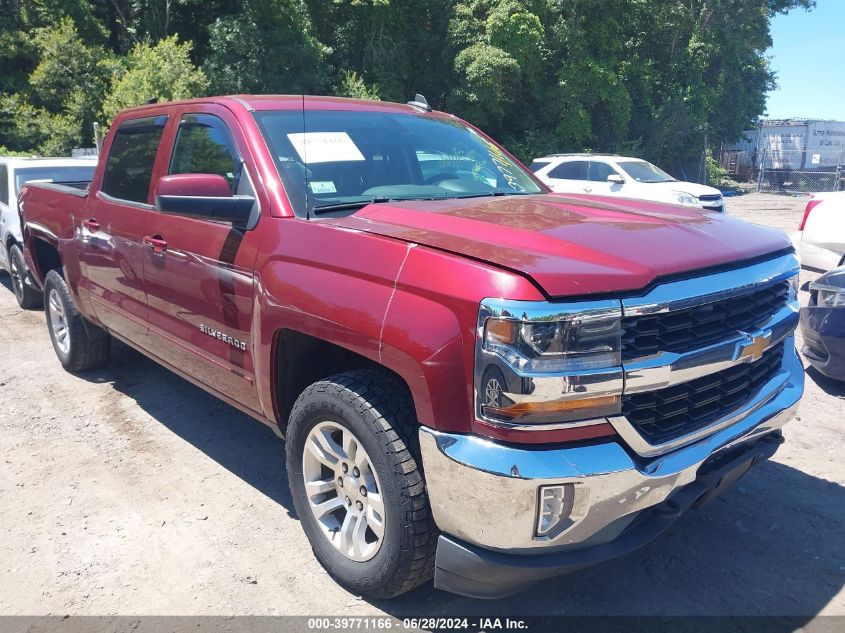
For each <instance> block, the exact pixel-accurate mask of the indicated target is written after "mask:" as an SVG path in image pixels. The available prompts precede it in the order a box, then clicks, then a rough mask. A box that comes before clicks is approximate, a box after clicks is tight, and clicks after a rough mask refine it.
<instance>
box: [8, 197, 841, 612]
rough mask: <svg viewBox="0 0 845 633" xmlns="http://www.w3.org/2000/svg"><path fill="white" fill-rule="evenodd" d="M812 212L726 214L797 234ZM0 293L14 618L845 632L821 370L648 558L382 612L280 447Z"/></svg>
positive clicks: (780, 203)
mask: <svg viewBox="0 0 845 633" xmlns="http://www.w3.org/2000/svg"><path fill="white" fill-rule="evenodd" d="M804 203H805V200H804V199H800V198H789V197H780V196H761V195H756V194H752V195H747V196H743V197H740V198H733V199H730V200H729V205H728V211H729V213H731V214H733V215H737V216H740V217H745V218H748V219H750V220H752V221H755V222H759V223H762V224H767V225H770V226H775V227H778V228H782V229H786V230H794V228H795V227H796V226H797V224H798V222H799V219H800V216H801V211H802V209H803V206H804ZM810 277H811V275H809V274H807V273H802V282H805V281H807V280H809V279H810ZM0 283H2V285H3V287H0V358H2V360H0V614H4V615H14V614H19V615H23V614H27V615H36V614H59V615H62V614H72V615H86V614H133V615H143V614H156V615H169V614H173V615H176V614H179V615H196V614H215V615H222V614H265V615H272V614H308V615H327V614H333V615H344V616H358V615H375V614H380V613H387V614H391V615H393V616H395V617H397V618H402V617H405V616H410V615H424V616H435V615H458V614H464V615H468V614H489V615H512V616H517V615H545V614H549V615H551V614H579V615H589V614H635V615H681V614H719V615H723V614H730V615H754V614H781V615H798V616H806V617H807V618H808V619H810V618H812V617H813V616H816V615H818V614H838V615H845V590H843V582H845V546H844V545H845V540H843V536H842V531H843V526H845V487H843V486H845V463H843V459H842V451H843V447H844V446H845V444H843V435H844V434H843V424H845V420H843V418H845V415H843V414H845V384H838V383H835V382H833V381H829V380H826V379H825V378H823V377H822V376H820V375H819V374H818V373H816V372H814V371H812V370H811V371H809V372H808V374H807V377H808V380H807V390H806V396H805V398H804V400H803V403H802V405H801V409H800V412H799V417H798V419H796V420H795V421H793V422H792V423H791V424H790V425H789V426H788V427H787V428H786V436H787V442H786V444H785V445H784V446H783V447H782V448H781V450H780V451H779V452H778V453H777V455H776V456H775V458H774V459H773V460H772V461H771V462H768V463H766V464H764V465H762V466H761V467H759V468H758V469H756V470H755V471H753V472H752V473H750V474H749V475H748V476H747V478H745V479H743V480H742V481H741V482H740V484H739V485H738V486H737V487H736V488H734V489H732V490H731V491H729V492H728V493H726V494H725V495H724V496H723V497H722V498H721V499H719V500H718V501H716V502H715V503H714V504H712V505H710V506H709V507H706V508H704V509H702V510H701V511H699V512H692V513H689V514H688V515H686V516H685V517H684V518H682V519H681V520H680V521H679V522H678V523H677V524H676V525H675V526H674V527H673V528H672V529H671V530H670V531H669V533H668V534H666V535H664V536H663V537H661V538H659V539H658V540H657V541H656V542H654V543H652V544H650V545H649V546H647V547H645V548H643V549H641V550H639V551H637V552H635V553H633V554H630V555H628V556H626V557H624V558H621V559H618V560H615V561H612V562H608V563H605V564H603V565H601V566H598V567H595V568H592V569H588V570H585V571H582V572H578V573H575V574H571V575H569V576H566V577H561V578H557V579H553V580H549V581H546V582H543V583H541V584H540V585H538V586H537V587H535V588H534V589H532V590H530V591H527V592H525V593H523V594H521V595H518V596H516V597H513V598H510V599H506V600H499V601H495V602H484V601H474V600H468V599H465V598H461V597H457V596H453V595H450V594H446V593H442V592H439V591H436V590H434V589H433V588H432V587H431V586H430V585H429V586H425V587H423V588H421V589H419V590H417V591H414V592H412V593H411V594H408V595H406V596H404V597H402V598H400V599H397V600H394V601H390V602H380V601H379V602H376V601H368V600H362V599H360V598H358V597H356V596H354V595H351V594H349V593H348V592H346V591H344V590H343V589H341V588H340V587H339V586H338V585H336V584H335V583H334V582H333V581H332V580H331V579H330V578H329V577H328V576H327V575H326V573H325V572H324V571H323V570H322V568H321V567H320V566H319V565H318V564H317V562H316V561H315V559H314V557H313V556H312V554H311V551H310V549H309V547H308V543H307V541H306V539H305V536H304V535H303V533H302V530H301V529H300V526H299V523H298V521H297V520H296V518H295V516H294V514H293V506H292V504H291V500H290V497H289V493H288V487H287V480H286V476H285V471H284V468H283V460H282V451H283V444H282V441H281V440H279V439H278V438H277V437H276V436H275V435H274V434H273V433H272V432H271V431H270V430H269V429H267V428H265V427H264V426H263V425H261V424H259V423H257V422H254V421H252V420H251V419H249V418H247V417H246V416H244V415H242V414H241V413H239V412H238V411H236V410H234V409H232V408H230V407H228V406H227V405H225V404H223V403H221V402H219V401H218V400H216V399H215V398H213V397H212V396H209V395H207V394H205V393H204V392H203V391H201V390H200V389H198V388H196V387H194V386H192V385H190V384H188V383H187V382H185V381H183V380H181V379H180V378H177V377H176V376H174V375H173V374H171V373H170V372H168V371H167V370H165V369H162V368H160V367H159V366H157V365H156V364H154V363H153V362H151V361H148V360H146V359H145V358H144V357H142V356H140V355H139V354H137V353H135V352H133V351H131V350H129V349H127V348H125V347H117V349H116V350H115V353H114V356H113V362H112V363H111V364H110V365H109V366H108V367H107V368H106V369H103V370H102V371H99V372H97V373H94V374H90V375H86V376H83V377H77V376H72V375H70V374H68V373H65V372H64V371H62V369H61V368H60V366H59V363H58V361H57V360H56V358H55V355H54V353H53V350H52V348H51V346H50V341H49V338H48V335H47V330H46V326H45V323H44V316H43V314H42V313H40V312H22V311H21V310H19V309H18V308H17V304H16V303H15V301H14V298H13V296H12V294H11V291H10V290H9V279H8V276H7V275H6V274H5V273H0ZM802 295H805V298H806V292H803V293H802Z"/></svg>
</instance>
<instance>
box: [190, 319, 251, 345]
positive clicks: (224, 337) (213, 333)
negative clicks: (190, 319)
mask: <svg viewBox="0 0 845 633" xmlns="http://www.w3.org/2000/svg"><path fill="white" fill-rule="evenodd" d="M200 331H201V332H202V333H203V334H208V335H209V336H210V337H212V338H216V339H217V340H219V341H223V342H224V343H228V344H229V345H231V346H232V347H234V348H237V349H239V350H243V351H246V343H245V342H244V341H239V340H238V339H236V338H232V337H231V336H229V335H228V334H226V333H225V332H221V331H220V330H215V329H214V328H213V327H208V326H207V325H205V324H204V323H200Z"/></svg>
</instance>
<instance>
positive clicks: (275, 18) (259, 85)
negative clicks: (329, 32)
mask: <svg viewBox="0 0 845 633" xmlns="http://www.w3.org/2000/svg"><path fill="white" fill-rule="evenodd" d="M209 33H210V37H209V48H210V53H209V55H208V57H207V58H206V60H205V63H204V65H203V68H204V69H205V71H206V73H207V74H208V76H209V77H210V79H211V86H212V91H213V92H216V93H222V94H231V93H246V92H252V93H296V92H311V93H313V92H318V91H320V90H321V89H322V88H323V86H324V85H325V74H324V73H325V69H324V68H323V57H324V55H325V54H326V52H327V49H326V48H325V47H324V46H323V45H322V44H320V42H319V41H318V40H317V39H316V38H315V37H314V36H313V34H312V33H311V26H310V20H309V18H308V14H307V12H304V11H303V10H302V4H301V2H300V1H299V0H244V1H243V3H242V5H241V10H240V11H239V12H238V13H237V14H235V15H225V16H221V17H218V18H217V20H215V22H214V23H213V24H212V25H211V26H210V27H209Z"/></svg>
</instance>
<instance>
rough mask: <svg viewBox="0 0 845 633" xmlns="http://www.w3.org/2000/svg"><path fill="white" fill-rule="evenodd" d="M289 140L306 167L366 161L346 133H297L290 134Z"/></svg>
mask: <svg viewBox="0 0 845 633" xmlns="http://www.w3.org/2000/svg"><path fill="white" fill-rule="evenodd" d="M288 139H290V142H291V145H293V148H294V149H295V150H296V153H297V154H299V157H300V158H301V159H302V162H303V163H305V164H306V165H310V164H313V163H334V162H340V161H349V160H364V155H363V154H361V150H359V149H358V146H357V145H355V142H354V141H353V140H352V139H351V138H349V134H347V133H346V132H304V133H301V132H297V133H295V134H288Z"/></svg>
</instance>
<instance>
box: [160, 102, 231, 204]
mask: <svg viewBox="0 0 845 633" xmlns="http://www.w3.org/2000/svg"><path fill="white" fill-rule="evenodd" d="M241 164H242V163H241V159H240V155H239V154H238V151H237V149H235V143H234V140H233V139H232V133H231V132H230V131H229V128H228V127H227V126H226V124H225V123H224V122H223V121H222V120H221V119H219V118H218V117H216V116H213V115H210V114H196V115H187V116H185V118H184V119H183V120H182V123H181V124H180V125H179V133H178V134H177V136H176V143H175V144H174V146H173V157H172V158H171V159H170V169H169V170H168V173H170V174H219V175H220V176H223V177H224V178H225V179H226V182H228V183H229V186H230V187H231V188H232V191H233V192H235V191H237V190H238V180H239V179H240V171H241Z"/></svg>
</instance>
